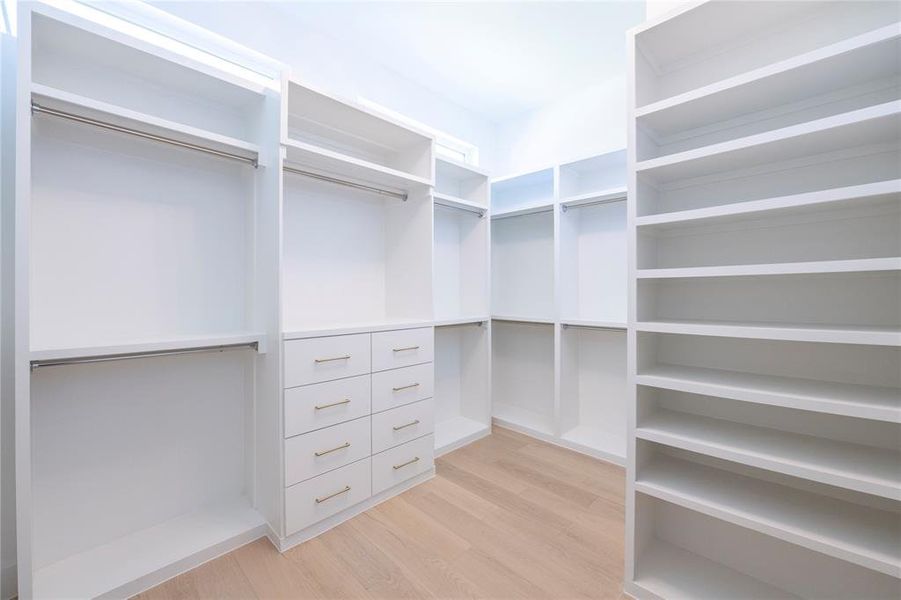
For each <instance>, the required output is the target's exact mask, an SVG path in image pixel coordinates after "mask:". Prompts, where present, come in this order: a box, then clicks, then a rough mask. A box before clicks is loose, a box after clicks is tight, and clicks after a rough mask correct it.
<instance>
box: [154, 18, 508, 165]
mask: <svg viewBox="0 0 901 600" xmlns="http://www.w3.org/2000/svg"><path fill="white" fill-rule="evenodd" d="M151 4H152V5H154V6H156V7H158V8H162V9H163V10H166V11H168V12H170V13H172V14H173V15H175V16H177V17H181V18H183V19H185V20H188V21H190V22H192V23H194V24H195V25H199V26H200V27H204V28H206V29H209V30H211V31H213V32H215V33H219V34H221V35H223V36H225V37H228V38H230V39H232V40H234V41H235V42H237V43H239V44H243V45H245V46H247V47H249V48H252V49H254V50H257V51H258V52H262V53H263V54H266V55H268V56H271V57H272V58H275V59H277V60H279V61H281V62H283V63H285V64H287V65H289V66H290V67H291V68H292V71H293V74H294V76H295V77H297V78H299V79H300V80H301V81H302V82H304V83H307V84H309V85H312V86H314V87H317V88H320V89H322V90H324V91H326V92H329V93H333V94H337V95H339V96H341V97H344V98H347V99H350V100H357V99H358V97H364V98H367V99H369V100H371V101H373V102H376V103H378V104H380V105H382V106H385V107H386V108H390V109H391V110H394V111H397V112H399V113H401V114H404V115H406V116H408V117H410V118H412V119H415V120H417V121H420V122H422V123H425V124H427V125H429V126H431V127H434V128H436V129H439V130H441V131H443V132H445V133H448V134H450V135H452V136H454V137H456V138H459V139H461V140H463V141H466V142H469V143H472V144H475V145H476V146H478V147H479V149H480V154H481V155H482V156H484V157H486V158H487V157H491V156H494V154H495V153H494V124H493V123H492V122H490V121H489V120H488V119H486V118H484V117H481V116H480V115H478V114H476V113H474V112H472V111H470V110H467V109H466V108H464V107H462V106H460V105H458V104H455V103H453V102H451V101H449V100H448V99H447V98H445V97H443V96H441V95H439V94H436V93H434V92H432V91H431V90H429V89H427V88H425V87H423V86H421V85H419V84H418V83H416V82H415V81H411V80H409V79H406V78H404V77H403V76H401V75H400V74H399V73H397V72H396V71H393V70H391V69H390V68H388V67H386V66H384V65H382V64H380V63H378V62H376V61H373V60H371V59H368V58H367V57H366V56H361V55H360V54H359V53H356V52H354V51H352V50H349V49H348V48H347V47H346V46H344V45H342V44H341V43H340V42H339V41H338V40H336V39H335V38H333V37H331V36H329V35H328V34H327V33H324V32H322V31H318V30H316V29H314V28H311V27H310V26H308V25H306V24H304V23H301V22H297V20H294V19H292V20H290V21H289V20H288V19H286V18H285V16H284V15H283V14H281V13H279V12H278V9H277V8H274V7H272V6H268V5H267V4H266V3H264V4H254V3H253V2H219V3H216V6H215V10H211V8H212V7H211V5H210V3H208V2H197V1H188V2H169V1H162V2H160V1H152V2H151ZM252 23H263V24H265V26H264V27H251V26H248V24H252ZM286 40H290V43H285V42H286ZM483 165H485V166H487V167H488V168H491V165H490V164H488V163H487V161H484V160H483Z"/></svg>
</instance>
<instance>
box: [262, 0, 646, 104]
mask: <svg viewBox="0 0 901 600" xmlns="http://www.w3.org/2000/svg"><path fill="white" fill-rule="evenodd" d="M272 6H273V7H274V8H275V10H278V11H280V12H281V13H282V14H284V15H285V17H286V18H287V19H299V20H302V21H303V22H304V23H306V24H307V25H309V26H312V27H315V28H316V29H317V30H319V31H322V32H323V33H325V34H327V35H329V36H331V37H334V38H336V39H338V40H339V41H340V42H341V43H342V44H343V45H345V46H347V47H349V48H353V49H355V50H356V51H357V52H359V53H361V54H363V55H365V56H367V57H369V58H370V59H374V60H376V61H378V62H380V63H382V64H384V65H386V66H388V67H390V68H391V69H393V70H394V71H396V72H398V73H399V74H401V75H402V76H404V77H406V78H408V79H411V80H413V81H416V82H417V83H419V84H421V85H423V86H425V87H427V88H429V89H431V90H432V91H434V92H436V93H438V94H440V95H442V96H444V97H446V98H449V99H451V100H453V101H454V102H456V103H457V104H460V105H462V106H464V107H466V108H468V109H470V110H472V111H474V112H477V113H479V114H481V115H484V116H485V117H488V118H490V119H500V118H502V117H506V116H509V115H511V114H516V113H521V112H525V111H528V110H532V109H535V108H538V107H540V106H542V105H545V104H548V103H550V102H553V101H554V100H555V99H557V98H559V97H561V96H563V95H566V94H568V93H571V92H573V91H575V90H580V89H584V88H586V87H588V86H591V85H596V84H598V83H601V82H603V81H605V80H607V79H611V78H614V77H620V76H622V75H623V74H624V72H625V54H626V53H625V33H624V32H625V31H626V29H628V28H630V27H632V26H634V25H636V24H638V23H640V22H641V21H643V20H644V12H645V5H644V1H643V0H622V1H610V0H608V1H595V2H590V1H589V2H551V1H545V2H280V3H274V4H273V5H272Z"/></svg>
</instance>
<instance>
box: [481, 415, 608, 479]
mask: <svg viewBox="0 0 901 600" xmlns="http://www.w3.org/2000/svg"><path fill="white" fill-rule="evenodd" d="M491 420H492V422H493V423H494V425H497V426H498V427H503V428H504V429H510V430H511V431H515V432H517V433H521V434H523V435H526V436H529V437H531V438H535V439H536V440H541V441H542V442H547V443H548V444H552V445H554V446H559V447H561V448H566V449H567V450H572V451H573V452H578V453H579V454H584V455H585V456H590V457H591V458H596V459H598V460H601V461H604V462H606V463H610V464H611V465H616V466H618V467H625V466H626V458H625V457H624V456H617V455H616V454H610V453H609V452H603V451H601V450H596V449H594V448H591V447H588V446H584V445H582V444H578V443H576V442H570V441H568V440H565V439H562V438H559V437H557V436H555V435H551V434H549V433H544V432H541V431H536V430H534V429H532V428H530V427H523V426H522V425H519V424H517V423H513V422H511V421H507V420H506V419H499V418H498V417H492V418H491Z"/></svg>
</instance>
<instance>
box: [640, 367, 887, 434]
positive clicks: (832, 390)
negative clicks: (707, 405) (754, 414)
mask: <svg viewBox="0 0 901 600" xmlns="http://www.w3.org/2000/svg"><path fill="white" fill-rule="evenodd" d="M635 382H636V383H637V384H638V385H646V386H650V387H656V388H663V389H668V390H675V391H679V392H686V393H689V394H702V395H705V396H716V397H720V398H730V399H732V400H740V401H744V402H755V403H758V404H768V405H771V406H782V407H786V408H795V409H798V410H809V411H815V412H821V413H827V414H833V415H842V416H847V417H856V418H859V419H873V420H877V421H887V422H889V423H901V389H898V388H889V387H876V386H868V385H853V384H847V383H836V382H830V381H820V380H818V379H801V378H798V377H777V376H771V375H757V374H753V373H742V372H738V371H726V370H721V369H707V368H700V367H686V366H682V365H655V366H653V367H650V368H647V369H642V370H640V372H639V374H638V375H637V377H636V380H635Z"/></svg>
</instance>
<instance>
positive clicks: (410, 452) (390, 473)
mask: <svg viewBox="0 0 901 600" xmlns="http://www.w3.org/2000/svg"><path fill="white" fill-rule="evenodd" d="M434 453H435V440H434V436H431V435H427V436H425V437H421V438H419V439H418V440H413V441H412V442H407V443H406V444H404V445H403V446H397V447H396V448H391V449H390V450H385V451H384V452H381V453H379V454H376V455H375V456H373V457H372V494H373V495H375V494H378V493H379V492H383V491H385V490H387V489H388V488H391V487H394V486H395V485H397V484H398V483H401V482H403V481H406V480H407V479H410V478H411V477H415V476H417V475H419V474H420V473H425V472H426V471H428V470H429V469H431V468H432V467H433V466H434V464H435V460H434Z"/></svg>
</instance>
